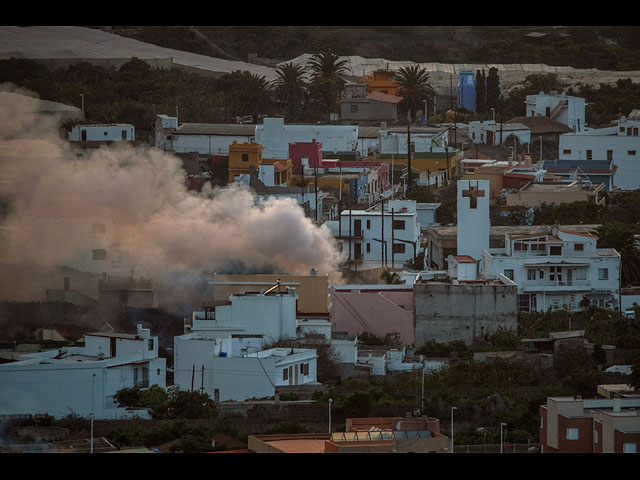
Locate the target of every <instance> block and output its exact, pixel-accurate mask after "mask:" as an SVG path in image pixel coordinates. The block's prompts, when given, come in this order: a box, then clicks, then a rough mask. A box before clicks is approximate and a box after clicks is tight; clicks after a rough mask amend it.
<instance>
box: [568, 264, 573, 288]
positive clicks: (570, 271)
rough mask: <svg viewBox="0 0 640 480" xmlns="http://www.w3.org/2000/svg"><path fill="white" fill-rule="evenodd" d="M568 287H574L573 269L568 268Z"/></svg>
mask: <svg viewBox="0 0 640 480" xmlns="http://www.w3.org/2000/svg"><path fill="white" fill-rule="evenodd" d="M567 285H573V269H572V268H567Z"/></svg>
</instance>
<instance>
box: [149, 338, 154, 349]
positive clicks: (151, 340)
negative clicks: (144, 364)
mask: <svg viewBox="0 0 640 480" xmlns="http://www.w3.org/2000/svg"><path fill="white" fill-rule="evenodd" d="M149 350H153V338H150V339H149Z"/></svg>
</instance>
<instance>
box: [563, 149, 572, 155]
mask: <svg viewBox="0 0 640 480" xmlns="http://www.w3.org/2000/svg"><path fill="white" fill-rule="evenodd" d="M562 153H563V154H565V155H571V150H570V149H568V148H565V149H564V150H562Z"/></svg>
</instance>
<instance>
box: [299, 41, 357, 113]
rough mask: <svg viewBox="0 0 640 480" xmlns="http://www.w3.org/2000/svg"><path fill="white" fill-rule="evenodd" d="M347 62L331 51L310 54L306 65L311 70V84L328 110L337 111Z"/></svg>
mask: <svg viewBox="0 0 640 480" xmlns="http://www.w3.org/2000/svg"><path fill="white" fill-rule="evenodd" d="M348 65H349V62H348V61H347V60H346V59H342V60H340V57H338V56H337V55H335V54H334V53H332V52H323V53H316V54H314V55H312V56H311V59H310V60H309V64H308V67H309V69H310V70H311V85H312V86H313V87H314V89H315V90H316V91H317V94H318V97H319V99H320V101H321V102H322V104H323V106H324V107H325V108H326V109H327V110H328V111H329V112H331V111H337V109H338V107H339V104H340V92H341V91H342V89H343V88H344V84H345V83H346V82H345V80H344V79H343V78H342V75H346V74H347V66H348Z"/></svg>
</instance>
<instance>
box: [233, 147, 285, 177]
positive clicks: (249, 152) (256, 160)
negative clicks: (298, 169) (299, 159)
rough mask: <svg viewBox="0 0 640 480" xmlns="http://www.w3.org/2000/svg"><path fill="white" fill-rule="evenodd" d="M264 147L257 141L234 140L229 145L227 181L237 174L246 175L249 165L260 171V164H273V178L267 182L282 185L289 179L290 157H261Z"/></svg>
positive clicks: (249, 168)
mask: <svg viewBox="0 0 640 480" xmlns="http://www.w3.org/2000/svg"><path fill="white" fill-rule="evenodd" d="M262 150H264V147H263V146H262V145H260V144H259V143H255V142H245V143H237V142H236V141H234V142H233V143H232V144H231V145H229V182H230V183H231V182H233V181H234V180H235V178H236V177H237V176H239V175H247V174H248V173H249V172H250V170H251V167H254V168H255V169H256V171H260V165H273V179H269V181H268V182H265V183H267V184H273V185H282V184H285V183H288V182H289V181H290V180H291V175H292V171H293V163H292V161H291V159H288V158H286V159H284V158H283V159H280V158H262Z"/></svg>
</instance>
